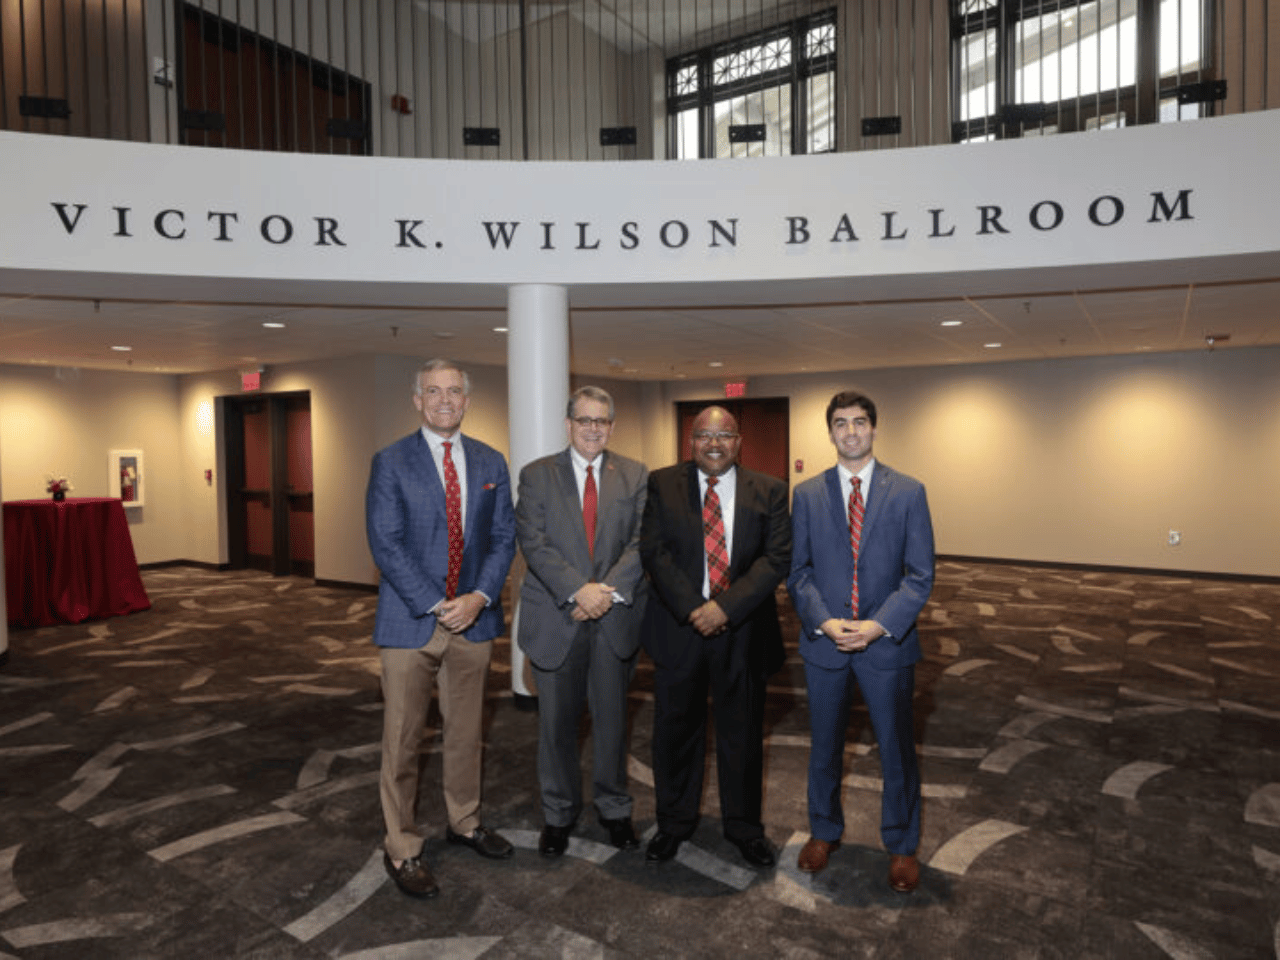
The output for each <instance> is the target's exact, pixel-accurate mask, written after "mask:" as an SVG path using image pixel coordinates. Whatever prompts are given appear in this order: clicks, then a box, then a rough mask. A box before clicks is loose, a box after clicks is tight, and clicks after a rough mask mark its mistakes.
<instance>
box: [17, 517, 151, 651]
mask: <svg viewBox="0 0 1280 960" xmlns="http://www.w3.org/2000/svg"><path fill="white" fill-rule="evenodd" d="M4 573H5V598H6V600H7V602H8V605H9V611H8V612H9V624H10V625H11V626H19V627H43V626H48V625H50V624H55V623H80V622H82V621H84V620H90V619H98V618H101V617H116V616H122V615H123V614H126V613H133V612H135V611H137V610H149V609H150V608H151V600H150V599H149V598H148V597H147V591H146V588H144V587H143V586H142V577H141V576H140V575H139V573H138V559H137V557H136V556H135V554H134V552H133V538H132V537H131V536H130V535H129V521H128V520H127V519H126V518H125V515H124V505H123V504H122V503H121V502H120V500H119V499H116V498H113V497H76V498H74V499H68V500H63V501H62V502H61V503H55V502H54V501H53V500H52V499H50V500H10V501H8V502H6V503H5V505H4Z"/></svg>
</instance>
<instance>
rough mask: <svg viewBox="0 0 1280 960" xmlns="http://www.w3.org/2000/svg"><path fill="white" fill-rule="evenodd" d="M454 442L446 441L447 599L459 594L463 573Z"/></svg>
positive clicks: (460, 497)
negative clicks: (453, 451)
mask: <svg viewBox="0 0 1280 960" xmlns="http://www.w3.org/2000/svg"><path fill="white" fill-rule="evenodd" d="M452 448H453V444H452V443H450V442H449V441H448V440H446V441H444V511H445V516H446V518H448V521H449V577H448V579H447V580H446V581H445V585H444V595H445V599H447V600H452V599H453V598H454V597H456V596H457V595H458V578H459V576H460V575H461V573H462V487H461V486H460V485H459V484H458V469H457V467H455V466H454V465H453V454H452V453H451V452H450V451H451V450H452Z"/></svg>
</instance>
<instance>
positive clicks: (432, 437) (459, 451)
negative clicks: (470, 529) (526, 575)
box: [422, 426, 493, 613]
mask: <svg viewBox="0 0 1280 960" xmlns="http://www.w3.org/2000/svg"><path fill="white" fill-rule="evenodd" d="M422 439H424V440H426V441H427V449H428V450H430V451H431V459H432V460H433V461H435V465H436V473H438V474H439V475H440V486H441V487H443V486H444V485H445V479H444V444H445V441H446V440H448V441H449V443H451V444H452V445H453V446H451V447H450V448H449V459H450V460H452V461H453V469H455V470H457V471H458V492H459V494H460V495H461V498H462V499H461V503H460V507H461V509H460V511H459V513H460V514H461V516H460V517H459V518H458V519H459V521H460V522H461V524H462V536H463V539H464V540H465V539H466V535H467V453H466V451H465V450H464V449H463V447H462V431H461V430H457V431H455V432H454V434H453V436H451V437H442V436H440V434H438V433H434V432H432V431H430V430H428V429H427V428H426V427H425V426H424V427H423V428H422ZM474 592H475V593H478V594H480V596H482V597H484V605H485V606H486V607H487V606H489V605H490V604H492V603H493V599H492V598H491V597H490V596H489V595H488V594H487V593H485V592H484V591H483V590H476V591H474ZM440 603H444V601H443V600H441V601H440ZM440 603H437V604H436V605H435V607H432V608H431V609H430V610H428V611H427V612H428V613H435V612H436V607H438V606H440Z"/></svg>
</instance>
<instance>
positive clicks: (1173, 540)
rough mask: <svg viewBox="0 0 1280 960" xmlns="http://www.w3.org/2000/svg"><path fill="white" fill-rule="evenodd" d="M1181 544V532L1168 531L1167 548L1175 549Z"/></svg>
mask: <svg viewBox="0 0 1280 960" xmlns="http://www.w3.org/2000/svg"><path fill="white" fill-rule="evenodd" d="M1180 543H1182V532H1181V531H1180V530H1170V531H1169V546H1171V547H1176V546H1178V544H1180Z"/></svg>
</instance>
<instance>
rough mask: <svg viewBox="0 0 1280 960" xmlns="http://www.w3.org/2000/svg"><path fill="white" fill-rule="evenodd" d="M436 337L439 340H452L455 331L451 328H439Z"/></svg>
mask: <svg viewBox="0 0 1280 960" xmlns="http://www.w3.org/2000/svg"><path fill="white" fill-rule="evenodd" d="M436 339H437V340H452V339H453V332H452V331H450V330H437V331H436Z"/></svg>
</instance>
